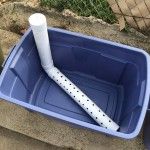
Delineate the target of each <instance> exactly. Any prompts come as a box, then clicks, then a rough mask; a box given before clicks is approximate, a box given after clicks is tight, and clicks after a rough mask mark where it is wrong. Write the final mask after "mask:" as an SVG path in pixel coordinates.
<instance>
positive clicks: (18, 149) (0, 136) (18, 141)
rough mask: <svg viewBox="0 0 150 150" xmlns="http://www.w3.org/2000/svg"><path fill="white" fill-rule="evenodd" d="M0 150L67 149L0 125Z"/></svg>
mask: <svg viewBox="0 0 150 150" xmlns="http://www.w3.org/2000/svg"><path fill="white" fill-rule="evenodd" d="M0 150H65V149H63V148H59V147H56V146H53V145H50V144H47V143H44V142H41V141H39V140H35V139H32V138H30V137H28V136H25V135H23V134H20V133H17V132H13V131H11V130H8V129H6V128H3V127H0Z"/></svg>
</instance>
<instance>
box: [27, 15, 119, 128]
mask: <svg viewBox="0 0 150 150" xmlns="http://www.w3.org/2000/svg"><path fill="white" fill-rule="evenodd" d="M29 22H30V25H31V28H32V31H33V35H34V38H35V42H36V45H37V49H38V52H39V55H40V59H41V64H42V66H43V68H44V69H45V71H46V73H47V74H48V76H49V77H50V78H51V79H53V80H54V81H55V82H56V83H57V84H58V85H59V86H60V87H61V88H62V89H63V90H64V91H65V92H66V93H67V94H68V95H70V97H71V98H72V99H73V100H74V101H75V102H77V103H78V104H79V105H80V106H81V107H82V108H83V109H84V110H85V111H86V112H87V113H88V114H89V115H90V116H91V117H92V118H93V119H94V120H95V121H96V122H97V123H98V124H99V125H100V126H102V127H105V128H108V129H111V130H115V131H117V130H118V129H119V126H118V125H117V124H116V123H115V122H114V121H113V120H112V119H110V118H109V117H108V116H107V115H106V114H105V113H104V112H103V111H102V110H101V109H100V108H99V107H98V106H97V105H96V104H95V103H94V102H93V101H92V100H91V99H90V98H89V97H88V96H87V95H86V94H85V93H83V92H82V91H81V90H80V89H79V88H78V87H77V86H76V85H75V84H74V83H72V82H71V81H70V80H69V79H68V78H67V77H66V76H65V75H64V74H63V73H61V72H60V71H59V69H57V68H56V67H55V66H54V65H53V60H52V56H51V51H50V47H49V40H48V33H47V24H46V18H45V16H44V15H42V14H39V13H36V14H33V15H31V16H30V18H29ZM47 59H48V60H47Z"/></svg>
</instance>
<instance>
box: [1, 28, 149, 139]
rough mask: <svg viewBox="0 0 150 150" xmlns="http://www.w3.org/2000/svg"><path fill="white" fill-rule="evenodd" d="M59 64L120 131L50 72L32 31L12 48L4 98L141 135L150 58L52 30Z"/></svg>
mask: <svg viewBox="0 0 150 150" xmlns="http://www.w3.org/2000/svg"><path fill="white" fill-rule="evenodd" d="M48 32H49V37H50V43H51V50H52V56H53V59H54V64H55V65H56V66H57V67H58V68H59V69H60V70H61V71H62V72H63V73H64V74H65V75H66V76H67V77H68V78H70V79H71V80H72V81H73V82H74V83H75V84H76V85H77V86H79V88H81V89H82V91H84V92H85V93H86V94H87V95H88V96H89V97H90V98H91V99H92V100H93V101H95V103H96V104H97V105H98V106H99V107H100V108H102V109H103V111H105V113H106V114H108V116H110V117H111V118H112V119H113V120H114V121H115V122H116V123H118V124H119V125H120V130H119V131H117V132H115V131H111V130H108V129H104V128H102V127H100V126H99V125H98V124H97V123H96V122H95V121H93V119H91V117H89V115H88V114H86V112H84V110H82V108H80V107H79V106H78V104H76V103H75V102H74V101H73V100H72V99H71V98H70V97H69V96H68V95H67V94H66V93H64V91H63V90H62V89H61V88H60V87H58V86H57V85H56V84H55V83H54V82H53V81H52V80H51V79H50V78H49V77H48V76H47V75H46V73H45V72H44V70H43V69H42V67H41V65H40V59H39V56H38V53H37V49H36V45H35V43H34V39H33V34H32V32H31V31H30V30H28V32H27V33H26V34H25V35H24V37H23V38H22V40H21V41H20V42H19V44H18V45H17V46H16V47H15V48H14V50H13V51H12V52H11V54H10V56H9V58H8V60H7V62H6V64H5V66H4V69H3V72H2V74H1V78H0V97H1V98H3V99H6V100H8V101H10V102H13V103H16V104H19V105H21V106H23V107H26V108H29V109H31V110H35V111H38V112H41V113H44V114H45V115H48V116H52V117H55V118H59V119H61V120H64V121H67V122H71V123H73V124H76V125H80V126H82V127H87V128H89V129H93V130H95V131H99V132H103V133H106V134H109V135H114V136H118V137H122V138H126V139H129V138H133V137H135V136H136V135H137V134H138V133H139V131H140V129H141V126H142V124H143V120H144V117H145V113H146V109H147V106H148V101H149V91H148V88H147V87H148V86H149V78H150V77H149V74H148V73H149V71H148V67H149V56H148V54H147V53H146V52H144V51H142V50H139V49H136V48H132V47H129V46H125V45H121V44H117V43H113V42H109V41H105V40H100V39H97V38H93V37H88V36H84V35H81V34H77V33H72V32H69V31H65V30H61V29H55V28H50V29H49V30H48Z"/></svg>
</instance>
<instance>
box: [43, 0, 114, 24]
mask: <svg viewBox="0 0 150 150" xmlns="http://www.w3.org/2000/svg"><path fill="white" fill-rule="evenodd" d="M41 4H42V5H44V6H49V7H53V8H56V9H57V10H60V11H62V10H63V9H70V10H71V11H73V12H75V13H77V14H78V15H81V16H86V17H88V16H95V17H97V18H100V19H102V20H104V21H106V22H108V23H114V22H116V17H115V15H114V13H113V12H112V10H111V8H110V6H109V4H108V2H107V0H41Z"/></svg>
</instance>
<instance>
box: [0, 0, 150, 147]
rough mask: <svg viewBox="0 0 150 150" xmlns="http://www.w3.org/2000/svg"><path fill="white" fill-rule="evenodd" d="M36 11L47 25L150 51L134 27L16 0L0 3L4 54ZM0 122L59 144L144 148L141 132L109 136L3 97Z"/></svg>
mask: <svg viewBox="0 0 150 150" xmlns="http://www.w3.org/2000/svg"><path fill="white" fill-rule="evenodd" d="M35 12H42V13H44V14H45V15H46V16H47V21H48V25H49V26H57V27H60V28H65V29H67V30H71V31H76V32H80V33H84V34H87V35H93V36H96V37H99V38H103V39H108V40H112V41H117V42H119V43H124V44H127V45H131V46H135V47H140V48H143V49H145V50H146V51H148V52H150V39H149V38H148V37H147V36H144V35H142V34H141V33H139V32H136V31H135V30H133V29H132V30H131V31H130V32H128V33H125V32H120V31H119V28H118V26H117V25H108V24H106V23H105V22H103V21H101V20H100V19H95V18H93V17H89V18H85V17H79V16H76V15H75V14H73V13H71V12H69V11H64V12H63V13H58V12H56V11H55V10H47V9H42V8H39V7H38V6H31V5H29V4H27V3H23V2H15V3H6V4H5V5H3V6H2V7H0V22H1V23H0V40H1V43H2V49H3V51H4V54H5V56H6V55H7V54H8V49H9V48H10V47H11V46H13V45H14V44H15V43H16V42H17V41H18V40H19V38H20V35H19V34H20V31H21V30H22V29H26V28H28V17H29V15H31V14H32V13H35ZM0 126H2V127H5V128H8V129H10V130H13V131H16V132H18V133H21V134H24V135H27V136H30V137H32V138H34V139H38V140H40V141H43V142H46V143H49V144H51V145H55V146H58V147H62V148H72V149H78V150H125V149H129V150H143V149H144V144H143V136H142V132H141V134H140V135H139V136H138V137H137V138H135V139H132V140H128V141H127V140H123V139H118V138H114V137H109V136H106V135H103V134H100V133H94V132H92V131H88V130H86V129H80V128H76V127H72V126H70V125H67V124H63V123H62V122H59V121H55V120H52V119H49V118H46V117H44V116H43V115H40V114H37V113H32V112H29V111H27V110H26V109H24V108H21V107H19V106H16V105H14V104H10V103H8V102H6V101H0ZM35 149H36V148H35Z"/></svg>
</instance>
